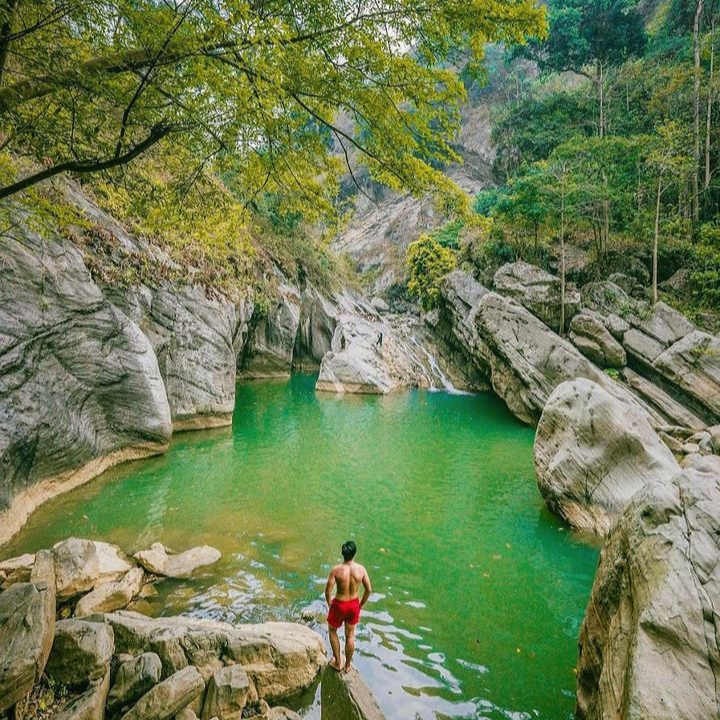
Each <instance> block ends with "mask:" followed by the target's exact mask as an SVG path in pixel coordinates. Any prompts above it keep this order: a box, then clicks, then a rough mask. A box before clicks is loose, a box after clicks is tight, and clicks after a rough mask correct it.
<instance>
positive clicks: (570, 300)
mask: <svg viewBox="0 0 720 720" xmlns="http://www.w3.org/2000/svg"><path fill="white" fill-rule="evenodd" d="M493 284H494V286H495V290H496V291H497V292H499V293H500V294H501V295H507V296H508V297H511V298H513V299H514V300H517V301H518V302H519V303H520V304H521V305H523V306H524V307H525V308H527V309H528V310H529V311H530V312H531V313H532V314H533V315H535V316H536V317H538V318H540V320H542V321H543V322H544V323H545V324H546V325H547V326H548V327H550V328H552V329H553V330H555V332H558V331H559V330H560V316H561V312H560V311H561V307H560V299H561V292H560V291H561V288H560V278H558V277H556V276H555V275H551V274H550V273H549V272H546V271H545V270H543V269H542V268H539V267H537V266H535V265H530V264H529V263H526V262H513V263H506V264H505V265H503V266H502V267H501V268H500V269H499V270H498V271H497V272H496V273H495V277H494V278H493ZM579 310H580V293H579V292H578V291H577V289H576V288H575V286H574V285H568V286H567V287H566V289H565V327H567V326H568V324H569V323H570V320H571V319H572V317H573V316H574V315H575V314H576V313H577V312H578V311H579Z"/></svg>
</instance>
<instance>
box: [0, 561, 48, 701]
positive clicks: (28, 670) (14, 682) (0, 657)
mask: <svg viewBox="0 0 720 720" xmlns="http://www.w3.org/2000/svg"><path fill="white" fill-rule="evenodd" d="M33 573H34V577H32V580H33V581H32V582H27V583H18V584H16V585H13V586H12V587H11V588H10V589H9V590H6V591H5V592H3V593H0V713H2V712H4V711H5V710H7V709H8V708H10V707H12V706H13V705H14V704H15V703H17V702H18V701H20V700H22V699H23V698H24V697H25V696H26V695H27V694H28V693H29V692H30V690H31V689H32V687H33V685H34V684H35V683H36V682H38V680H40V677H41V675H42V673H43V670H44V669H45V664H46V663H47V659H48V657H49V655H50V650H51V648H52V644H53V637H54V634H55V579H54V569H53V563H52V555H50V553H48V552H46V551H40V552H39V553H38V554H37V559H36V561H35V567H34V568H33Z"/></svg>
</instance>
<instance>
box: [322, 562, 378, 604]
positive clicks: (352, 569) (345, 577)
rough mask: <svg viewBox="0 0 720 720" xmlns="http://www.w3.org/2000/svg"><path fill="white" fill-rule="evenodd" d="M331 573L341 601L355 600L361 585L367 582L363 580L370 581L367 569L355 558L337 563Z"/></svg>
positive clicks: (337, 596)
mask: <svg viewBox="0 0 720 720" xmlns="http://www.w3.org/2000/svg"><path fill="white" fill-rule="evenodd" d="M330 575H332V577H333V578H334V580H335V585H336V589H335V598H336V599H337V600H340V601H344V600H354V599H355V598H356V597H357V596H358V590H359V588H360V585H364V584H365V583H364V582H363V581H366V582H367V583H368V584H369V582H370V581H369V578H368V574H367V570H365V568H364V567H363V566H362V565H361V564H360V563H356V562H355V561H354V560H351V561H350V562H349V563H341V564H340V565H336V566H335V567H334V568H333V569H332V570H331V571H330ZM360 607H362V605H361V606H360Z"/></svg>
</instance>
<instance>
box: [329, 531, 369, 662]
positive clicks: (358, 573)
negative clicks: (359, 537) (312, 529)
mask: <svg viewBox="0 0 720 720" xmlns="http://www.w3.org/2000/svg"><path fill="white" fill-rule="evenodd" d="M356 550H357V547H356V545H355V543H354V542H353V541H352V540H348V542H346V543H345V544H344V545H343V547H342V555H343V557H344V558H345V562H343V563H341V564H340V565H336V566H335V567H334V568H333V569H332V570H331V571H330V574H329V575H328V579H327V584H326V585H325V601H326V602H327V604H328V609H329V612H328V617H327V620H328V629H329V632H330V645H331V647H332V651H333V659H332V661H331V662H330V667H332V668H334V669H335V670H340V669H341V668H342V667H343V666H342V663H341V658H340V640H339V639H338V634H337V631H338V628H340V626H341V625H345V657H346V659H345V667H344V670H345V672H347V671H348V670H350V668H351V667H352V656H353V652H354V650H355V626H356V625H357V624H358V622H359V621H360V610H361V608H362V607H363V606H364V605H365V603H366V602H367V601H368V599H369V598H370V593H371V592H372V586H371V585H370V577H369V576H368V574H367V570H365V568H364V567H363V566H362V565H361V564H360V563H356V562H355V560H353V558H354V557H355V552H356ZM361 585H362V586H363V596H362V600H359V599H358V590H359V589H360V586H361ZM333 588H334V589H335V597H332V591H333Z"/></svg>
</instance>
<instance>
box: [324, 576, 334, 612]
mask: <svg viewBox="0 0 720 720" xmlns="http://www.w3.org/2000/svg"><path fill="white" fill-rule="evenodd" d="M333 587H335V568H333V569H332V570H331V571H330V574H329V575H328V579H327V583H326V584H325V602H326V603H327V606H328V607H330V599H331V598H330V594H331V593H332V589H333Z"/></svg>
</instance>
